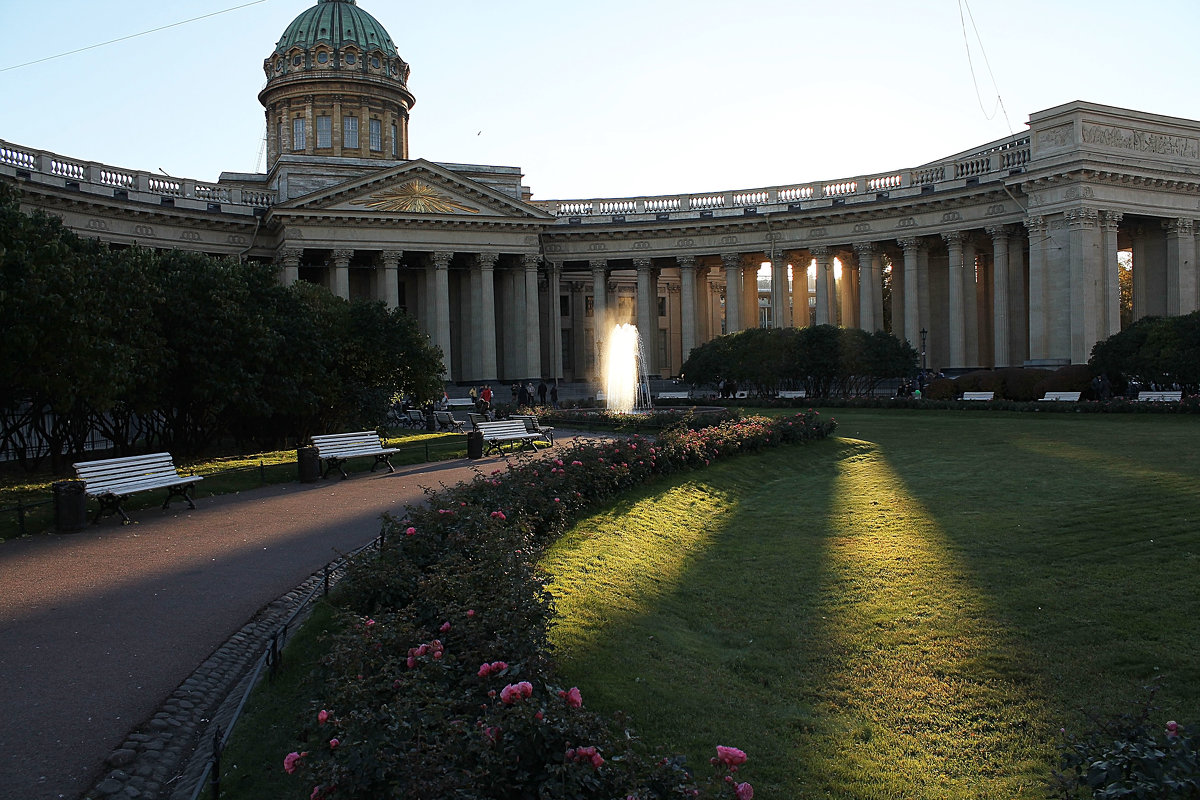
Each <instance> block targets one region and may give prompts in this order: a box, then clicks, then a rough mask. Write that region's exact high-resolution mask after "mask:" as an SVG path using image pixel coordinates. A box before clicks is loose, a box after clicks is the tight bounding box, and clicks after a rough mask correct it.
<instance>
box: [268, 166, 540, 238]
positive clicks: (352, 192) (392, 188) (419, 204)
mask: <svg viewBox="0 0 1200 800" xmlns="http://www.w3.org/2000/svg"><path fill="white" fill-rule="evenodd" d="M276 209H277V210H284V209H288V210H295V211H319V212H322V213H324V214H329V213H334V214H344V215H346V216H348V217H359V218H361V217H377V218H381V219H397V220H401V219H404V220H417V219H420V220H427V221H430V220H432V221H436V220H448V219H453V220H455V221H464V220H468V219H470V220H486V221H488V222H497V221H499V220H501V219H508V220H512V221H522V222H524V221H528V220H530V219H539V220H540V219H549V218H551V216H550V215H549V214H547V213H546V212H544V211H542V210H541V209H539V208H537V207H535V206H532V205H529V204H528V203H524V202H521V201H519V200H514V199H513V198H511V197H509V196H508V195H506V194H504V193H503V192H501V191H499V190H497V189H494V188H492V187H490V186H487V185H485V184H483V183H480V182H478V181H474V180H471V179H470V178H467V177H465V176H462V175H458V174H456V173H455V172H453V171H451V170H449V169H447V168H445V167H442V166H440V165H438V164H434V163H433V162H430V161H425V160H423V159H418V160H415V161H409V162H406V163H404V164H402V165H400V166H397V167H393V168H391V169H387V170H383V171H381V172H377V173H375V174H373V175H369V176H367V177H365V178H356V179H354V180H351V181H347V182H345V183H342V184H339V185H337V186H331V187H328V188H326V189H323V190H321V191H318V192H314V193H312V194H309V195H305V196H304V197H301V198H298V199H296V200H294V201H292V202H290V203H285V204H281V205H280V206H276ZM498 218H499V219H498Z"/></svg>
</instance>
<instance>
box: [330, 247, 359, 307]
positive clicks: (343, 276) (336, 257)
mask: <svg viewBox="0 0 1200 800" xmlns="http://www.w3.org/2000/svg"><path fill="white" fill-rule="evenodd" d="M352 258H354V251H353V250H334V251H333V254H332V259H331V264H332V266H333V282H332V286H331V288H332V289H333V293H334V294H335V295H337V296H338V297H340V298H342V299H343V300H349V299H350V259H352Z"/></svg>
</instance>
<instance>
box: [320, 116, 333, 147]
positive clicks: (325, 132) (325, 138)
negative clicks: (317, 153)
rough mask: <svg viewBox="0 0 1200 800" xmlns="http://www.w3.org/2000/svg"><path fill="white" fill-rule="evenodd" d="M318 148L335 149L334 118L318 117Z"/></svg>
mask: <svg viewBox="0 0 1200 800" xmlns="http://www.w3.org/2000/svg"><path fill="white" fill-rule="evenodd" d="M317 147H333V117H325V116H321V117H317Z"/></svg>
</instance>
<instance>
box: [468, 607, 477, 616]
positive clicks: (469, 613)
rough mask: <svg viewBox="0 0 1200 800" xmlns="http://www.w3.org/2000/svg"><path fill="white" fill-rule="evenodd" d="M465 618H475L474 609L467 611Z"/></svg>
mask: <svg viewBox="0 0 1200 800" xmlns="http://www.w3.org/2000/svg"><path fill="white" fill-rule="evenodd" d="M467 616H468V617H473V616H475V609H473V608H470V609H467Z"/></svg>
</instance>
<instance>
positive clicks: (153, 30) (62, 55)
mask: <svg viewBox="0 0 1200 800" xmlns="http://www.w3.org/2000/svg"><path fill="white" fill-rule="evenodd" d="M265 2H267V0H252V2H249V3H242V4H241V5H238V6H232V7H231V8H226V9H223V10H221V11H213V12H212V13H210V14H201V15H200V16H198V17H192V18H191V19H185V20H183V21H182V22H172V23H171V24H170V25H160V26H159V27H157V28H151V29H150V30H148V31H142V32H141V33H131V34H129V35H128V36H119V37H117V38H116V39H109V40H108V41H107V42H99V43H97V44H90V45H88V46H87V47H79V48H76V49H75V50H68V51H67V52H65V53H58V54H56V55H52V56H46V57H45V58H38V59H34V60H33V61H26V62H25V63H23V64H13V65H12V66H9V67H0V72H9V71H11V70H14V69H21V68H22V67H31V66H33V65H34V64H43V63H45V62H47V61H53V60H55V59H56V58H65V57H66V56H73V55H75V54H76V53H85V52H87V51H88V50H95V49H96V48H98V47H107V46H108V45H110V44H116V43H117V42H125V41H128V40H130V39H136V38H138V37H139V36H148V35H150V34H152V33H158V32H159V31H165V30H168V29H170V28H178V27H179V26H180V25H187V24H189V23H192V22H199V21H200V20H202V19H208V18H209V17H216V16H220V15H221V14H228V13H229V12H230V11H237V10H239V9H243V8H248V7H250V6H256V5H259V4H260V3H265Z"/></svg>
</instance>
